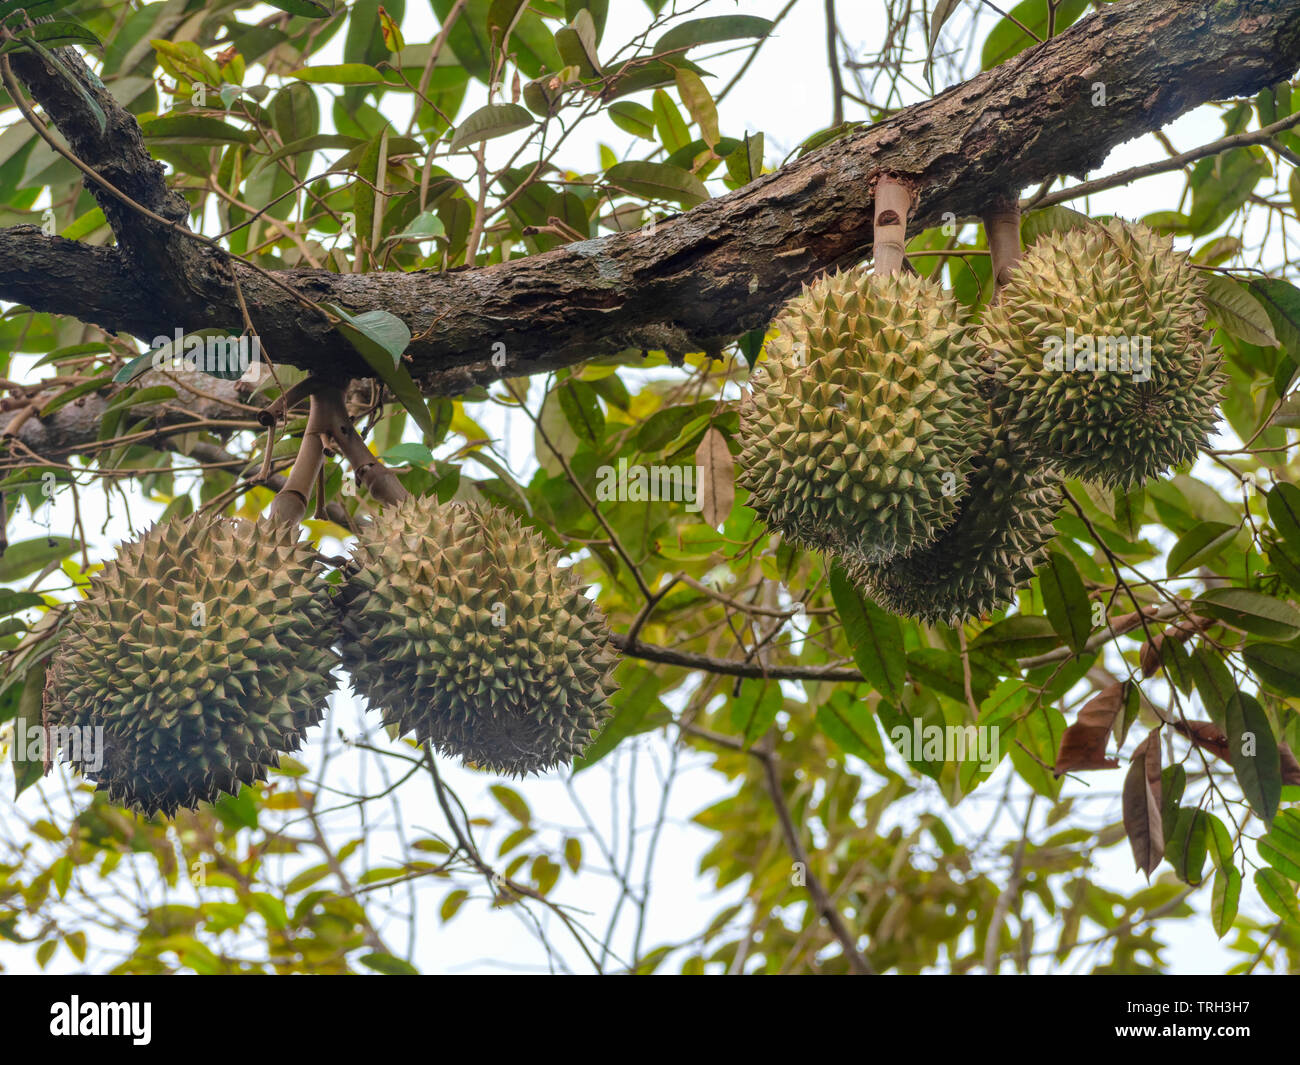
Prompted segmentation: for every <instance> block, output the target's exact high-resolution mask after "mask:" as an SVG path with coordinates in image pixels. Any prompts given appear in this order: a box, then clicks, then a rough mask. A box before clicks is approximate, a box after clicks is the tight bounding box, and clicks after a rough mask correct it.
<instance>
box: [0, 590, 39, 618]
mask: <svg viewBox="0 0 1300 1065" xmlns="http://www.w3.org/2000/svg"><path fill="white" fill-rule="evenodd" d="M44 603H45V597H44V596H42V595H37V594H36V593H35V592H15V591H14V590H13V589H12V588H0V618H7V617H8V616H9V615H10V614H17V613H18V612H19V611H20V610H27V609H28V608H29V607H34V606H42V605H43V604H44Z"/></svg>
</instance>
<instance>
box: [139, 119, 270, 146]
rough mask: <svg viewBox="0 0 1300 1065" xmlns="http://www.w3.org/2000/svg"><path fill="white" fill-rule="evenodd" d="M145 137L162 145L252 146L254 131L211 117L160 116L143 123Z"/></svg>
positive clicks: (141, 125) (144, 120)
mask: <svg viewBox="0 0 1300 1065" xmlns="http://www.w3.org/2000/svg"><path fill="white" fill-rule="evenodd" d="M140 128H141V129H142V130H144V135H145V137H146V138H148V139H149V140H151V141H155V142H158V143H162V144H251V143H252V142H253V141H254V140H256V139H257V134H256V133H254V132H253V131H252V130H247V129H239V128H238V127H237V126H232V125H231V124H230V123H229V122H223V121H222V120H221V119H219V118H212V117H210V116H208V115H160V116H159V117H157V118H146V119H143V120H142V121H141V122H140Z"/></svg>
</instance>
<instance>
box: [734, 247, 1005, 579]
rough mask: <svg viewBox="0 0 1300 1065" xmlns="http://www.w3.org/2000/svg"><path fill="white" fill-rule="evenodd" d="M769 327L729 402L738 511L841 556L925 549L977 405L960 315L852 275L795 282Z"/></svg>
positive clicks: (933, 293) (906, 287) (951, 498)
mask: <svg viewBox="0 0 1300 1065" xmlns="http://www.w3.org/2000/svg"><path fill="white" fill-rule="evenodd" d="M776 325H777V329H778V330H779V335H778V336H777V337H776V338H774V339H773V340H771V341H770V342H769V343H768V345H767V353H768V358H767V362H766V364H765V366H766V370H767V372H766V375H765V376H764V378H763V379H762V380H761V381H760V382H756V383H755V386H754V388H753V390H752V392H751V393H750V394H749V395H748V396H747V397H746V399H745V401H744V402H743V403H742V406H741V431H740V441H741V446H742V451H741V455H740V461H739V465H740V469H741V473H740V476H739V478H738V480H739V483H740V484H741V485H742V486H743V487H745V488H747V489H748V490H749V492H750V494H751V499H750V505H751V506H752V507H754V509H755V510H756V511H757V512H758V513H759V515H760V516H761V517H762V518H763V519H764V521H766V523H767V524H768V526H769V528H771V529H772V530H774V531H776V532H779V533H780V534H781V535H782V536H784V537H786V538H787V539H790V540H793V541H796V542H798V543H800V544H802V545H803V546H805V547H810V548H814V549H820V550H833V551H837V552H839V553H841V554H843V555H844V556H845V557H846V558H847V557H852V558H862V559H864V560H881V559H886V558H889V557H892V556H894V555H897V554H902V553H905V552H907V551H909V550H912V549H914V548H916V547H918V546H920V545H922V544H925V543H928V542H929V541H930V540H932V539H933V538H934V537H935V535H936V534H937V533H938V531H939V530H940V529H942V528H943V527H944V526H945V525H947V524H949V523H950V522H951V521H952V519H953V517H954V516H955V514H956V508H957V504H958V502H959V497H960V492H959V491H958V492H954V491H953V486H954V485H956V486H960V485H962V484H963V483H964V482H965V480H966V475H967V473H968V472H969V470H970V462H971V457H972V454H973V445H972V441H977V440H978V432H977V430H973V429H972V425H973V424H974V423H976V422H977V421H978V420H979V417H980V413H981V412H982V410H983V409H984V407H985V404H984V401H983V400H982V399H981V398H980V396H979V395H978V393H977V392H976V390H975V378H976V368H975V362H976V348H975V347H974V344H973V341H972V339H971V337H970V335H969V331H968V328H967V324H966V321H965V313H964V311H963V309H962V308H961V306H960V305H959V304H958V303H957V302H956V301H955V300H953V299H952V298H951V297H950V296H947V295H945V293H944V292H943V290H942V289H941V288H940V287H939V286H938V285H937V284H934V283H932V282H930V281H928V280H926V279H924V278H920V277H916V276H912V275H907V274H893V275H889V276H877V275H873V274H870V273H867V272H866V271H863V270H861V269H854V270H849V271H846V272H841V273H836V274H833V275H828V276H825V277H822V278H820V279H818V280H817V281H815V282H813V283H812V284H811V285H808V286H806V287H805V288H804V290H803V292H802V293H801V294H800V295H799V296H797V297H795V298H794V299H793V300H791V301H790V303H789V304H787V305H786V307H785V309H784V310H783V311H782V313H781V315H780V316H779V317H778V319H777V322H776Z"/></svg>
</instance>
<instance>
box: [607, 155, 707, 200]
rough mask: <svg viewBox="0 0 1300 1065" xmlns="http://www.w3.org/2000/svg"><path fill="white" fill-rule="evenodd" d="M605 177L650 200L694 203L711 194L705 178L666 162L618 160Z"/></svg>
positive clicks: (613, 183) (622, 187)
mask: <svg viewBox="0 0 1300 1065" xmlns="http://www.w3.org/2000/svg"><path fill="white" fill-rule="evenodd" d="M605 180H606V181H607V182H608V183H609V184H610V185H613V186H614V187H615V188H618V189H622V190H623V191H624V192H630V193H632V194H633V195H634V196H644V197H646V198H647V199H651V200H670V201H672V202H674V203H680V204H681V205H682V206H683V207H694V206H695V205H696V204H699V203H703V202H704V201H705V200H707V199H708V198H709V190H708V189H707V188H705V187H704V182H703V181H701V180H700V179H699V178H697V177H696V176H695V175H694V174H692V173H689V172H688V171H685V170H681V169H679V168H678V167H675V166H668V165H667V164H666V163H646V162H639V161H636V162H629V163H616V164H614V165H613V166H611V167H610V168H609V169H608V170H607V171H605Z"/></svg>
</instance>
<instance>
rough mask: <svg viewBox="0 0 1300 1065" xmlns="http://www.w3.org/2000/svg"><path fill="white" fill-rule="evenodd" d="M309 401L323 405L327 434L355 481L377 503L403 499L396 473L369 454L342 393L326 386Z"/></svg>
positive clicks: (405, 494) (404, 496)
mask: <svg viewBox="0 0 1300 1065" xmlns="http://www.w3.org/2000/svg"><path fill="white" fill-rule="evenodd" d="M312 402H313V403H316V402H319V403H320V404H321V405H322V407H324V408H325V410H326V417H327V418H328V425H329V434H330V436H331V437H332V438H333V440H334V443H335V444H337V445H338V449H339V450H340V451H341V452H343V456H344V458H346V459H347V460H348V462H350V463H351V464H352V468H353V470H354V471H356V476H357V483H358V484H360V485H361V487H362V488H364V489H365V490H366V491H367V492H369V493H370V495H371V496H373V497H374V498H375V499H376V500H378V501H379V502H380V503H384V504H396V503H400V502H402V500H404V499H406V498H407V495H408V493H407V491H406V489H405V488H403V487H402V482H401V481H399V480H398V479H397V474H395V473H394V472H393V471H392V470H390V469H389V468H388V467H387V466H385V465H384V464H383V463H382V462H380V461H379V459H377V458H375V456H374V455H373V454H371V452H370V448H368V447H366V443H365V441H364V440H362V439H361V436H360V434H358V433H357V431H356V429H355V428H354V427H353V425H352V419H351V418H350V417H348V409H347V406H346V404H345V403H344V402H343V392H342V391H341V390H340V389H337V388H335V389H330V390H328V391H325V392H322V393H320V395H319V396H318V397H316V398H314V399H313V400H312Z"/></svg>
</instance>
